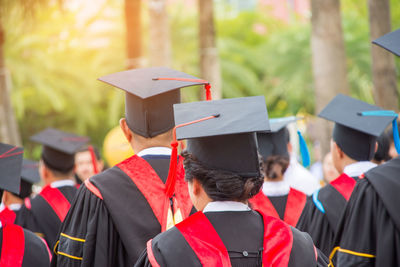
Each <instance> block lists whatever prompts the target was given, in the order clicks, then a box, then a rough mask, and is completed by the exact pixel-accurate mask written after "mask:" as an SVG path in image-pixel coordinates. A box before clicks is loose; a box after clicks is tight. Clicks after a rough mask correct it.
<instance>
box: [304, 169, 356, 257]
mask: <svg viewBox="0 0 400 267" xmlns="http://www.w3.org/2000/svg"><path fill="white" fill-rule="evenodd" d="M351 178H353V179H355V180H357V177H351ZM318 203H319V204H320V205H321V206H322V207H321V206H318ZM346 204H347V200H346V199H345V197H344V196H343V195H342V194H341V193H339V192H338V191H337V190H336V189H335V188H334V187H333V186H332V185H331V184H328V185H326V186H324V187H323V188H321V189H320V190H318V191H316V192H314V194H313V195H311V196H310V197H308V199H307V202H306V205H305V207H304V209H303V212H302V214H301V215H300V218H299V221H298V223H297V226H296V227H297V228H298V229H299V230H300V231H303V232H307V233H308V234H310V236H311V237H312V239H313V241H314V243H315V245H316V247H317V248H319V249H320V250H321V251H322V252H323V253H324V254H325V255H329V253H330V252H331V250H332V248H333V242H334V238H335V234H336V232H337V227H338V224H339V221H340V219H341V217H342V214H343V211H344V208H345V206H346Z"/></svg>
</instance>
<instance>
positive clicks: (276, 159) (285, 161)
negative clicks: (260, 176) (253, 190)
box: [263, 155, 290, 182]
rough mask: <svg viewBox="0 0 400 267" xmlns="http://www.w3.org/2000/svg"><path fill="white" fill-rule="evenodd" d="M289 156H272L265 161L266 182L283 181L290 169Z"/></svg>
mask: <svg viewBox="0 0 400 267" xmlns="http://www.w3.org/2000/svg"><path fill="white" fill-rule="evenodd" d="M289 162H290V160H289V157H288V156H282V155H277V156H270V157H268V158H267V159H266V160H264V161H263V170H264V174H265V180H266V181H272V182H279V181H282V180H283V175H284V173H285V171H286V170H287V168H288V167H289Z"/></svg>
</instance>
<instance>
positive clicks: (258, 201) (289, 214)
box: [249, 188, 307, 227]
mask: <svg viewBox="0 0 400 267" xmlns="http://www.w3.org/2000/svg"><path fill="white" fill-rule="evenodd" d="M249 202H250V204H251V205H252V207H253V209H257V210H260V211H262V212H263V213H264V214H267V215H268V216H272V217H274V218H277V219H280V217H279V215H278V212H277V211H276V209H275V207H274V205H273V204H272V203H271V201H270V200H269V198H268V197H267V196H266V195H264V193H263V192H262V191H260V192H259V193H258V194H257V195H255V196H254V197H253V198H251V199H250V200H249ZM306 202H307V195H306V194H304V193H303V192H300V191H298V190H296V189H294V188H290V191H289V195H288V198H287V202H286V207H285V214H284V217H283V221H284V222H286V223H288V224H290V225H291V226H293V227H296V224H297V222H298V220H299V218H300V215H301V212H302V211H303V209H304V206H305V205H306Z"/></svg>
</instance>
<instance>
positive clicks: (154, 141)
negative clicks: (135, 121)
mask: <svg viewBox="0 0 400 267" xmlns="http://www.w3.org/2000/svg"><path fill="white" fill-rule="evenodd" d="M119 125H120V127H121V129H122V132H123V133H124V135H125V138H126V140H128V142H129V143H130V144H131V146H132V149H133V151H135V152H136V153H137V152H140V151H141V150H143V149H145V148H149V147H157V146H160V147H169V146H170V144H171V141H172V129H169V130H168V131H166V132H164V133H161V134H158V135H156V136H154V137H144V136H142V135H140V134H137V133H135V132H134V131H132V130H131V129H130V128H129V126H128V123H127V121H126V118H122V119H120V121H119Z"/></svg>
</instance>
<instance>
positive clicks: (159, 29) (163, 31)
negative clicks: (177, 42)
mask: <svg viewBox="0 0 400 267" xmlns="http://www.w3.org/2000/svg"><path fill="white" fill-rule="evenodd" d="M148 5H149V17H150V23H149V27H150V29H149V32H150V42H149V57H150V65H151V66H170V65H171V40H170V36H169V24H168V13H167V4H166V0H149V2H148Z"/></svg>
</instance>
